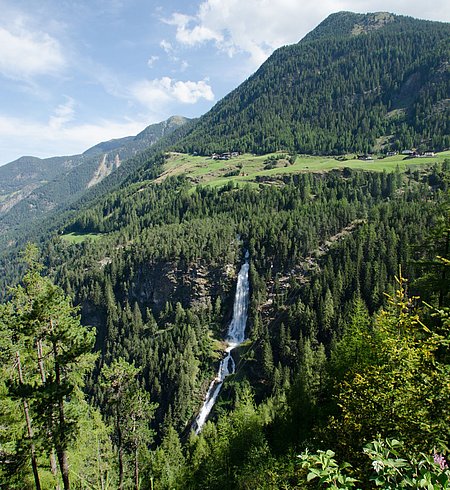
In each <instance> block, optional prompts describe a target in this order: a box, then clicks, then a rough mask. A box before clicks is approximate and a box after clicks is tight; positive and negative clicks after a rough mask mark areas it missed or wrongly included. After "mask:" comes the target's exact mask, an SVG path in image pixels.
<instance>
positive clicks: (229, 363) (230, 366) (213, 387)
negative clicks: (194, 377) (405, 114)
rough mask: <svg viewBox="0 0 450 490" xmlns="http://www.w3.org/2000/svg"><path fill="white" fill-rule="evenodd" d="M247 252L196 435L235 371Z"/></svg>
mask: <svg viewBox="0 0 450 490" xmlns="http://www.w3.org/2000/svg"><path fill="white" fill-rule="evenodd" d="M248 257H249V254H248V251H247V252H246V253H245V262H244V264H243V265H242V267H241V270H240V271H239V275H238V280H237V286H236V294H235V296H234V305H233V318H232V320H231V323H230V325H229V327H228V333H227V337H226V342H227V344H228V345H227V348H226V349H225V357H224V358H223V359H222V360H221V361H220V365H219V370H218V372H217V376H216V377H215V378H214V379H213V380H212V381H211V384H210V385H209V389H208V392H207V393H206V398H205V401H204V403H203V406H202V408H201V410H200V412H199V414H198V415H197V418H196V419H195V422H194V424H193V429H195V433H196V434H198V433H199V432H200V431H201V430H202V427H203V425H204V424H205V422H206V419H207V418H208V415H209V414H210V412H211V410H212V408H213V406H214V403H215V402H216V400H217V397H218V395H219V392H220V389H221V388H222V385H223V382H224V380H225V378H226V377H227V376H228V375H229V374H233V373H234V372H235V369H236V364H235V362H234V359H233V356H232V355H231V352H232V351H233V349H235V348H236V347H237V346H238V345H240V344H242V342H243V341H244V340H245V326H246V323H247V310H248V297H249V281H248V269H249V263H248Z"/></svg>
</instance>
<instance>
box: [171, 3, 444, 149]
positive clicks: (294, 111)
mask: <svg viewBox="0 0 450 490" xmlns="http://www.w3.org/2000/svg"><path fill="white" fill-rule="evenodd" d="M449 36H450V25H449V24H446V23H439V22H430V21H424V20H417V19H413V18H409V17H403V16H397V15H393V14H388V13H373V14H354V13H350V12H339V13H336V14H333V15H331V16H329V17H328V18H327V19H325V20H324V21H323V22H322V23H321V24H320V25H319V26H318V27H317V28H316V29H314V30H313V31H312V32H311V33H309V34H308V35H306V36H305V37H304V38H303V39H302V40H301V41H300V42H299V43H297V44H294V45H291V46H286V47H282V48H280V49H278V50H277V51H275V52H274V53H273V54H272V56H270V58H269V59H268V60H267V61H266V62H265V63H264V64H263V65H262V66H261V67H260V68H259V70H258V71H257V72H256V73H255V74H254V75H253V76H251V77H250V78H249V79H248V80H247V81H246V82H244V83H243V84H242V85H241V86H239V87H238V88H237V89H236V90H234V91H233V92H231V93H230V94H229V95H227V96H226V97H225V98H224V99H223V100H221V101H220V102H219V103H218V104H216V106H214V107H213V108H212V109H211V110H210V111H209V112H208V113H207V114H205V115H204V116H203V117H202V118H200V121H199V123H198V124H197V125H196V126H195V128H194V129H193V130H192V131H191V133H190V134H189V135H188V136H187V137H186V138H185V139H183V140H182V141H181V142H179V144H177V145H176V150H178V151H182V152H190V153H194V152H197V153H200V154H204V155H206V154H211V153H212V152H222V151H232V150H236V151H242V152H254V153H268V152H270V151H276V150H287V151H296V152H300V153H312V154H342V153H345V152H361V153H366V152H370V151H374V150H377V149H405V148H411V147H420V148H423V149H443V148H447V147H449V146H450V136H449V133H450V122H449V121H450V117H449V116H450V104H449V100H450V96H449V93H450V51H449V50H450V47H449V46H450V43H449V42H448V40H449Z"/></svg>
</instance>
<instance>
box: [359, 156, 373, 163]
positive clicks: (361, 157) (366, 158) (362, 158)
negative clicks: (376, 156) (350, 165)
mask: <svg viewBox="0 0 450 490" xmlns="http://www.w3.org/2000/svg"><path fill="white" fill-rule="evenodd" d="M358 160H362V161H364V162H368V161H372V160H373V156H372V155H358Z"/></svg>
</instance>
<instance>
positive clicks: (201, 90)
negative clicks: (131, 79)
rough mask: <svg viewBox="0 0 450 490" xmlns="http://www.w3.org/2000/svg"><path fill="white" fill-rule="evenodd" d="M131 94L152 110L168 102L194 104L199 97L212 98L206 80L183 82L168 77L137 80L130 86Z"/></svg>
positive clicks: (209, 99)
mask: <svg viewBox="0 0 450 490" xmlns="http://www.w3.org/2000/svg"><path fill="white" fill-rule="evenodd" d="M131 94H132V96H133V97H134V98H135V99H136V100H137V101H138V102H140V103H141V104H143V105H144V106H146V107H148V108H149V109H152V110H158V109H159V108H161V106H163V105H165V104H167V103H169V102H180V103H183V104H195V103H196V102H198V101H199V100H200V99H205V100H208V101H212V100H214V93H213V91H212V88H211V86H210V85H209V84H208V83H207V81H206V80H200V81H198V82H192V81H190V80H188V81H186V82H183V81H180V80H178V81H176V80H173V79H172V78H170V77H162V78H160V79H155V80H142V81H140V82H137V83H136V84H134V85H133V86H132V87H131Z"/></svg>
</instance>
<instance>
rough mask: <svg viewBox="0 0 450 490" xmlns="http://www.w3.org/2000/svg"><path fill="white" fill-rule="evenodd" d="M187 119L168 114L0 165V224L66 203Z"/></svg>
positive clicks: (11, 223) (9, 224) (6, 225)
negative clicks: (66, 149)
mask: <svg viewBox="0 0 450 490" xmlns="http://www.w3.org/2000/svg"><path fill="white" fill-rule="evenodd" d="M188 121H189V120H188V119H187V118H184V117H182V116H172V117H170V118H168V119H167V120H165V121H162V122H161V123H157V124H152V125H149V126H147V127H146V128H145V129H144V130H143V131H141V132H140V133H138V134H137V135H135V136H126V137H124V138H118V139H113V140H109V141H104V142H101V143H98V144H97V145H94V146H92V147H91V148H88V149H87V150H86V151H84V152H83V153H81V154H78V155H72V156H61V157H50V158H47V159H40V158H37V157H20V158H19V159H17V160H15V161H13V162H10V163H9V164H6V165H4V166H2V167H0V196H1V197H2V199H1V200H0V229H8V228H10V227H14V226H15V224H17V223H18V222H20V223H22V222H23V221H30V220H33V219H35V218H37V217H39V216H41V215H45V214H46V213H48V212H49V211H51V210H52V209H55V208H56V207H58V206H60V205H62V204H68V203H69V202H71V201H73V200H74V199H76V197H77V196H79V195H80V194H81V193H83V192H84V191H86V190H87V189H89V188H92V187H93V186H95V185H98V184H99V183H100V182H101V181H102V180H103V179H104V178H106V177H107V176H108V175H110V174H111V173H112V172H113V171H114V170H117V169H118V168H119V167H120V166H121V165H122V163H123V162H125V161H126V160H128V159H130V158H131V157H134V156H136V155H138V154H139V153H140V152H143V151H145V150H146V149H148V148H150V147H152V146H153V145H154V144H156V143H157V142H158V141H159V140H160V139H161V138H163V137H164V136H166V135H168V134H170V133H171V132H172V131H175V130H176V129H177V128H178V127H180V126H182V125H183V124H185V123H187V122H188ZM30 164H31V165H32V168H31V171H30ZM25 166H27V169H26V171H25V169H24V167H25Z"/></svg>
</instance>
